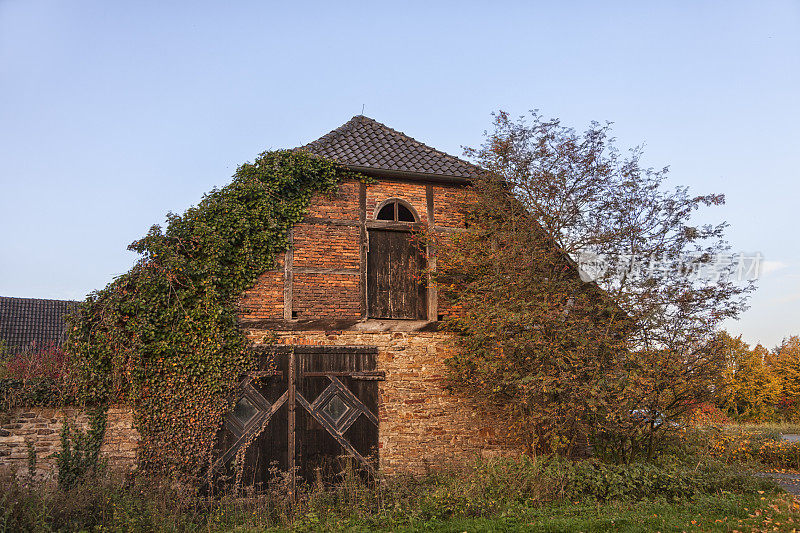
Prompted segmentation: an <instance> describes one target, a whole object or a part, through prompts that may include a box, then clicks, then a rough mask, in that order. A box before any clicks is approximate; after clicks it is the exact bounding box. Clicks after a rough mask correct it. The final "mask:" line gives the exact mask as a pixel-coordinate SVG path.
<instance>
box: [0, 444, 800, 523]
mask: <svg viewBox="0 0 800 533" xmlns="http://www.w3.org/2000/svg"><path fill="white" fill-rule="evenodd" d="M776 491H777V488H776V486H775V485H774V484H773V483H772V482H770V481H768V480H765V479H759V478H753V477H749V476H746V475H744V474H742V473H741V472H740V471H739V470H734V469H731V468H729V467H727V466H726V465H725V464H724V463H722V462H719V461H715V460H713V459H710V460H701V461H699V462H676V461H674V460H666V461H659V462H656V463H632V464H630V465H625V466H620V465H608V464H605V463H602V462H599V461H584V462H579V463H573V462H571V461H568V460H564V459H562V458H559V457H555V456H553V457H541V458H539V460H537V461H533V460H531V459H528V458H521V459H516V460H511V459H506V460H495V461H490V462H482V463H478V464H475V465H474V466H472V467H466V468H464V469H462V470H451V471H442V472H438V473H435V474H430V475H428V476H424V477H421V478H413V477H402V476H401V477H393V478H389V479H385V480H382V482H380V483H365V482H364V481H363V479H362V478H361V477H360V476H358V475H357V473H356V472H353V471H349V470H348V471H347V472H346V475H345V480H344V482H342V483H341V484H339V485H337V486H335V487H328V488H324V489H323V488H322V487H318V486H306V487H304V488H303V490H302V491H301V493H300V495H299V497H298V498H297V499H296V500H293V499H292V498H291V496H290V492H289V491H287V485H286V480H284V479H281V478H276V479H275V481H274V484H273V485H271V486H270V487H269V489H268V490H266V491H264V492H262V493H260V494H253V495H251V496H250V497H248V498H242V497H240V496H239V497H223V498H221V499H217V500H204V499H199V498H197V497H196V496H195V495H193V494H188V493H186V492H182V491H181V490H179V489H178V488H176V486H175V485H171V484H169V483H158V482H157V481H156V480H154V479H153V478H150V479H148V480H147V481H145V478H140V479H139V481H135V482H133V483H132V484H126V483H123V482H121V481H119V480H117V481H97V480H89V481H88V482H84V483H81V484H77V485H75V486H73V487H72V488H70V489H68V490H66V491H59V492H40V491H39V490H38V489H36V488H34V489H31V490H28V489H25V488H23V487H21V486H19V485H12V486H8V487H6V488H5V489H4V490H3V493H2V495H0V509H2V516H1V517H0V523H2V524H4V527H5V529H4V530H6V531H33V530H48V531H53V530H55V531H78V530H95V529H96V530H125V531H148V532H149V531H230V530H234V529H235V530H238V531H251V530H252V531H263V530H271V529H275V530H285V529H292V530H300V531H305V530H309V531H315V530H329V531H340V530H343V529H352V530H364V529H368V530H392V531H398V530H418V529H440V528H445V529H453V528H455V527H461V525H464V527H461V529H458V530H459V531H463V530H465V529H466V530H487V529H491V528H492V527H498V528H508V529H526V530H531V529H533V530H536V529H541V530H553V529H558V530H570V529H573V528H574V529H575V530H587V529H590V528H587V527H586V525H587V524H592V523H594V524H596V525H595V526H594V527H595V528H597V529H603V530H605V529H609V528H610V527H609V524H614V522H615V521H618V520H620V521H622V522H623V523H624V522H626V521H628V522H629V523H630V524H641V523H643V522H642V521H645V522H644V523H649V524H656V525H658V527H659V528H662V530H665V529H668V528H675V527H677V528H678V529H682V528H686V527H687V526H688V525H689V523H690V522H691V521H692V520H694V521H695V522H694V523H695V525H697V524H698V523H703V524H705V525H706V526H708V525H712V526H713V525H715V524H723V523H724V524H728V525H732V524H733V525H735V524H736V523H737V519H738V521H744V522H745V523H746V521H747V520H748V519H749V518H752V517H751V516H750V515H752V514H754V513H755V512H756V511H757V509H769V507H768V506H769V505H780V506H781V509H780V513H779V514H780V515H781V519H784V520H789V519H791V520H795V521H796V520H800V511H798V510H797V508H794V509H793V508H792V505H793V503H792V501H791V500H787V499H784V498H782V497H779V496H777V492H776ZM637 509H638V511H637ZM653 514H657V515H659V516H660V518H659V517H654V516H653ZM654 518H659V519H658V520H654ZM448 524H449V525H448ZM456 524H459V525H456ZM600 524H605V526H604V527H601V526H600ZM664 526H668V527H667V528H665V527H664ZM630 527H632V526H630Z"/></svg>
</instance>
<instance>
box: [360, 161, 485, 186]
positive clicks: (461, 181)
mask: <svg viewBox="0 0 800 533" xmlns="http://www.w3.org/2000/svg"><path fill="white" fill-rule="evenodd" d="M344 166H345V167H347V168H349V169H350V170H354V171H356V172H360V173H361V174H364V175H366V176H372V177H374V178H386V179H395V180H402V181H417V182H418V181H428V182H433V183H450V184H457V185H468V184H469V183H470V182H471V180H470V179H469V178H463V177H460V176H448V175H444V174H427V173H424V172H409V171H406V170H390V169H386V168H374V167H361V166H358V165H344Z"/></svg>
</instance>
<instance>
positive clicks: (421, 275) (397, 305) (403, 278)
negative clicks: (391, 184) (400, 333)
mask: <svg viewBox="0 0 800 533" xmlns="http://www.w3.org/2000/svg"><path fill="white" fill-rule="evenodd" d="M375 218H376V219H377V220H376V221H380V222H394V224H377V225H375V226H374V227H371V228H370V229H369V232H368V239H369V240H368V243H369V246H368V249H367V287H366V291H367V316H368V317H370V318H389V319H406V320H409V319H410V320H425V319H426V318H427V316H428V307H427V301H428V300H427V283H426V282H427V275H426V273H425V254H424V250H423V247H422V246H421V245H420V243H419V242H418V241H416V240H415V239H414V238H413V234H412V230H413V228H414V226H412V224H413V223H414V222H419V216H418V215H417V213H416V211H415V210H414V208H413V207H411V204H409V203H408V202H406V201H404V200H400V199H399V198H389V199H387V200H384V201H383V202H381V203H380V204H378V205H377V206H376V208H375ZM404 223H405V224H404Z"/></svg>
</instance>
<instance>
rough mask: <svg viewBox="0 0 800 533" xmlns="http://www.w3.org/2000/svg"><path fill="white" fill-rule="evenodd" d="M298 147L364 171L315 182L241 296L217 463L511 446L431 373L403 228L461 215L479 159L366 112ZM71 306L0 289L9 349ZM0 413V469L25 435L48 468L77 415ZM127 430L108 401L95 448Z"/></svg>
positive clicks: (419, 268) (454, 222)
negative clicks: (238, 343)
mask: <svg viewBox="0 0 800 533" xmlns="http://www.w3.org/2000/svg"><path fill="white" fill-rule="evenodd" d="M300 149H302V150H306V151H308V152H311V153H313V154H316V155H319V156H322V157H326V158H329V159H333V160H335V161H337V162H339V163H341V164H343V165H345V166H347V167H349V168H351V169H353V170H356V171H358V172H360V173H361V174H365V175H367V176H369V177H371V178H372V179H373V180H374V182H373V183H369V184H365V183H362V182H361V181H359V180H355V179H353V180H350V181H345V182H342V183H341V185H340V187H339V190H338V192H337V193H335V194H334V195H320V196H318V197H315V198H314V199H313V201H312V204H311V207H310V209H309V212H308V213H307V216H306V218H305V219H304V220H303V222H302V223H300V224H297V225H296V226H295V227H294V228H293V229H292V232H291V235H290V246H289V249H288V250H287V251H286V253H285V255H284V256H283V257H280V258H279V260H278V261H277V268H275V269H274V270H272V271H269V272H266V273H264V274H263V275H261V276H260V277H259V279H258V280H257V282H256V283H255V285H254V286H253V287H252V288H251V289H250V290H248V291H247V292H246V293H245V294H244V295H243V296H242V298H241V299H240V301H239V303H238V305H239V320H240V324H241V326H242V328H243V329H244V331H245V332H246V334H247V336H248V338H249V339H250V340H252V342H253V346H254V349H255V352H256V354H257V361H258V363H259V368H258V370H257V371H254V372H252V373H251V374H249V375H247V376H244V377H243V379H242V381H241V383H240V385H239V388H238V390H237V394H236V397H235V398H233V403H234V409H233V410H232V412H231V413H230V414H229V415H228V416H227V418H226V421H225V423H224V426H223V428H222V430H221V431H220V435H219V439H218V446H217V450H216V452H217V456H216V466H217V468H223V469H225V468H230V467H231V465H233V464H234V458H236V459H239V460H242V461H243V462H244V470H243V471H242V476H243V477H242V481H243V482H245V483H246V484H253V483H259V482H262V481H265V480H267V479H268V478H269V476H270V473H269V472H270V468H272V467H273V466H277V467H278V468H279V469H281V470H289V469H293V468H296V469H297V470H298V471H299V473H300V475H301V476H302V477H305V478H306V479H311V478H314V477H315V476H317V475H319V472H320V467H324V466H326V465H328V464H332V465H333V466H334V468H337V467H338V468H340V466H341V465H340V463H339V461H340V458H341V457H347V458H350V459H351V460H352V461H354V462H355V463H356V464H360V465H361V466H363V467H364V468H366V469H367V470H374V469H376V468H380V469H381V471H383V472H385V473H388V474H391V473H397V472H410V473H423V472H425V471H426V470H427V469H428V468H429V467H433V468H436V467H439V466H443V465H450V464H454V463H463V462H466V461H470V460H472V459H475V458H478V457H488V456H493V455H500V454H502V455H506V454H514V453H516V452H517V450H516V449H515V448H514V447H513V445H511V444H510V443H509V439H508V438H507V436H506V434H505V432H504V431H503V430H502V429H501V428H500V427H499V426H498V424H497V421H496V420H493V419H492V416H491V414H490V413H487V412H486V410H485V406H480V405H477V404H476V403H474V402H472V401H471V400H470V399H469V398H466V397H460V396H457V395H454V394H452V393H450V392H448V391H447V390H446V389H445V387H444V375H445V371H446V369H445V365H444V361H445V359H446V358H447V357H448V353H449V351H450V350H452V349H453V348H452V346H451V345H450V344H449V342H448V335H447V334H446V333H444V332H441V331H439V327H438V324H439V321H440V320H441V319H442V318H443V317H445V316H447V315H448V313H449V312H451V310H450V309H448V307H447V304H446V302H444V301H443V300H440V299H439V298H438V296H437V291H436V287H435V285H434V284H432V283H431V282H430V280H429V276H428V274H427V272H428V269H427V268H426V267H430V268H433V269H435V255H434V254H433V253H432V250H427V249H424V248H423V247H422V246H421V245H419V243H418V242H417V241H416V240H415V239H413V238H412V235H413V231H414V230H415V229H417V228H424V229H428V230H433V231H436V232H452V231H460V230H463V229H464V228H465V211H466V210H465V206H466V205H467V203H468V201H469V198H470V194H471V192H470V187H469V185H470V179H472V178H474V177H475V176H477V174H478V173H479V172H481V169H480V168H478V167H476V166H474V165H471V164H469V163H467V162H465V161H462V160H460V159H458V158H456V157H454V156H451V155H448V154H446V153H443V152H440V151H438V150H435V149H433V148H431V147H429V146H426V145H425V144H423V143H421V142H419V141H416V140H414V139H412V138H411V137H408V136H407V135H405V134H403V133H400V132H398V131H395V130H393V129H391V128H388V127H387V126H385V125H383V124H380V123H379V122H376V121H375V120H372V119H371V118H368V117H365V116H356V117H354V118H353V119H351V120H350V121H349V122H347V123H346V124H344V125H343V126H341V127H339V128H337V129H335V130H333V131H332V132H330V133H328V134H327V135H324V136H323V137H321V138H320V139H318V140H316V141H314V142H312V143H310V144H308V145H306V146H303V147H301V148H300ZM74 306H75V303H74V302H54V301H39V300H25V299H10V298H0V334H2V337H3V339H4V340H5V341H6V345H7V347H14V348H16V347H18V345H20V346H21V345H27V344H30V343H31V342H33V341H36V342H42V341H43V340H45V337H47V340H50V339H51V337H53V338H59V339H62V338H63V337H62V334H63V329H64V323H63V315H64V313H66V312H68V311H70V310H72V309H73V308H74ZM43 332H44V333H43ZM45 333H46V334H47V335H45ZM43 335H44V336H43ZM40 337H41V338H40ZM0 415H2V416H0V478H3V477H4V476H6V475H10V474H12V473H13V472H17V473H22V472H26V469H27V467H26V464H27V461H28V454H27V451H26V450H27V445H28V444H31V443H32V444H33V446H34V450H35V453H36V455H37V459H38V467H37V468H38V470H39V471H40V472H39V473H40V474H41V475H43V476H49V475H52V473H53V453H54V452H55V451H56V450H57V449H58V432H59V431H60V428H61V424H62V421H63V420H64V419H65V418H66V419H67V420H70V421H71V423H73V424H75V425H77V426H78V427H83V428H85V427H86V424H87V417H86V415H85V413H83V412H81V411H80V409H78V408H64V409H54V408H41V407H30V408H22V407H19V408H14V409H12V410H11V411H9V412H7V413H1V414H0ZM137 442H138V432H137V431H136V429H135V428H134V427H133V413H132V412H131V410H130V408H129V407H126V406H114V408H112V409H111V411H109V422H108V429H107V431H106V437H105V441H104V444H103V447H102V449H101V453H102V455H103V456H104V457H105V458H106V459H107V460H108V461H109V465H110V466H111V467H113V468H115V469H117V468H119V469H129V468H131V467H132V466H133V465H134V463H135V456H136V451H135V450H136V447H137ZM239 464H241V463H239ZM337 465H338V466H337Z"/></svg>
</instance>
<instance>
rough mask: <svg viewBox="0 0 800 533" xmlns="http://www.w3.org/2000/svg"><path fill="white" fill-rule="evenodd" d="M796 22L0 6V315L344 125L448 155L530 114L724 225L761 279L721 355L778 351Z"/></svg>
mask: <svg viewBox="0 0 800 533" xmlns="http://www.w3.org/2000/svg"><path fill="white" fill-rule="evenodd" d="M799 87H800V2H798V1H784V2H770V1H758V2H753V1H746V2H736V1H720V2H699V1H685V2H634V1H628V2H538V3H537V2H503V1H493V2H488V1H487V2H470V1H464V0H461V1H457V2H434V1H426V2H392V3H389V2H359V3H355V2H354V3H348V2H345V1H338V2H330V1H328V2H214V3H212V2H197V1H192V2H189V1H186V2H165V1H159V2H108V1H100V0H98V1H93V2H92V1H80V0H71V1H61V2H58V1H42V2H40V1H36V0H0V224H2V230H0V295H3V296H21V297H38V298H76V299H78V298H82V297H83V296H84V295H85V294H86V293H87V292H89V291H91V290H93V289H96V288H101V287H103V286H104V285H105V284H106V283H108V282H109V281H111V279H112V278H113V276H115V275H118V274H120V273H122V272H124V271H126V270H127V269H128V267H129V266H130V265H131V264H132V262H133V260H134V255H133V254H131V253H130V252H127V251H126V250H125V248H126V246H127V244H128V243H130V242H131V241H132V240H134V239H136V238H138V237H140V236H141V235H143V234H144V233H145V232H146V231H147V229H148V228H149V227H150V226H151V225H152V224H154V223H160V222H162V221H163V219H164V215H165V213H166V212H168V211H175V212H182V211H183V210H184V209H186V208H187V207H188V206H190V205H192V204H194V203H196V202H197V201H198V200H199V199H200V197H201V195H202V194H203V193H204V192H205V191H208V190H209V189H211V188H212V187H213V186H215V185H216V186H220V185H224V184H225V183H227V182H228V180H229V179H230V176H231V174H232V172H233V171H234V169H235V168H236V166H237V165H238V164H240V163H242V162H244V161H247V160H252V159H253V157H254V156H255V155H256V154H258V153H259V152H261V151H263V150H265V149H268V148H283V147H292V146H297V145H299V144H301V143H305V142H308V141H310V140H313V139H315V138H317V137H319V136H320V135H322V134H324V133H326V132H328V131H329V130H331V129H333V128H335V127H337V126H339V125H341V124H342V123H344V122H345V121H346V120H348V119H349V118H350V117H352V116H353V115H356V114H358V113H360V112H361V106H362V105H364V106H365V114H366V115H368V116H371V117H373V118H375V119H377V120H379V121H381V122H384V123H386V124H387V125H389V126H391V127H393V128H396V129H399V130H401V131H404V132H406V133H408V134H410V135H412V136H414V137H416V138H417V139H419V140H422V141H423V142H426V143H428V144H430V145H433V146H435V147H437V148H440V149H442V150H445V151H447V152H450V153H453V154H456V155H460V153H461V146H464V145H467V146H475V145H478V144H479V143H480V142H481V138H482V133H483V131H484V130H486V129H487V128H489V126H490V120H491V117H490V113H491V112H492V111H495V110H498V109H505V110H508V111H510V112H512V113H513V114H521V113H524V112H525V111H526V110H528V109H532V108H538V109H540V110H541V111H542V112H543V113H544V114H545V115H547V116H556V117H560V118H561V119H562V120H563V121H564V122H565V123H567V124H569V125H573V126H576V127H583V126H585V125H586V124H587V123H588V122H589V121H591V120H599V121H604V120H611V121H613V122H614V123H615V132H616V135H617V138H618V141H619V144H620V145H622V146H631V145H634V144H639V143H642V142H644V143H645V144H646V154H645V162H646V163H647V164H648V165H651V166H654V167H661V166H664V165H670V167H671V169H672V171H671V176H672V177H671V179H672V181H673V182H674V183H676V184H686V185H689V186H690V187H692V189H693V190H694V191H696V192H697V193H707V192H721V193H725V194H726V195H727V198H728V204H727V205H726V206H725V207H723V208H719V209H716V211H714V212H712V213H710V214H709V217H710V218H713V219H725V220H727V221H729V222H730V224H731V228H730V233H729V236H730V240H731V242H732V244H733V246H734V248H735V249H737V250H743V251H760V252H762V253H763V254H764V256H765V259H766V260H767V261H768V262H769V263H768V267H769V268H768V269H769V270H770V272H768V273H767V274H766V275H765V276H764V277H763V278H762V280H761V282H760V289H759V291H758V293H757V294H756V295H755V296H754V298H753V299H752V308H751V309H750V310H749V311H748V312H746V313H745V314H744V315H743V317H742V319H741V320H740V321H739V322H737V323H732V324H730V330H731V331H733V332H734V333H737V334H738V333H742V334H743V335H744V338H745V339H746V340H747V341H749V342H756V341H761V342H763V343H765V344H766V345H767V346H768V347H771V346H773V345H775V344H776V343H778V342H779V341H780V340H781V338H782V337H784V336H787V335H789V334H800V250H799V249H798V240H799V239H798V237H797V227H798V223H797V220H796V219H797V214H798V212H800V205H798V197H799V196H800V183H799V182H800V180H799V179H798V178H799V177H800V176H798V173H799V170H798V169H800V98H798V95H799V94H800V89H799Z"/></svg>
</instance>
